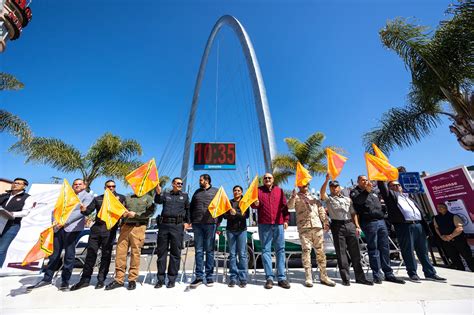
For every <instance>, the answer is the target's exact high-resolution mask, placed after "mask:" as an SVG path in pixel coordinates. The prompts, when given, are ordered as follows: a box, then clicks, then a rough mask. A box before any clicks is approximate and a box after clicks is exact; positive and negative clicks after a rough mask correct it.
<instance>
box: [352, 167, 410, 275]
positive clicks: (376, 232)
mask: <svg viewBox="0 0 474 315" xmlns="http://www.w3.org/2000/svg"><path fill="white" fill-rule="evenodd" d="M357 184H358V185H357V187H356V188H354V189H353V190H352V191H351V194H350V195H351V199H352V202H353V203H354V209H355V211H356V213H357V215H358V216H359V222H360V225H361V227H362V231H364V234H365V238H366V241H367V249H368V251H369V263H370V268H371V269H372V274H373V278H374V283H378V284H380V283H382V273H381V272H380V267H382V271H383V272H384V274H385V281H389V282H394V283H400V284H403V283H405V281H404V280H402V279H399V278H397V277H395V275H394V274H393V269H392V267H390V244H389V241H388V230H387V226H386V224H385V220H384V213H383V211H382V204H381V203H380V200H379V197H378V196H377V194H376V193H374V192H373V191H372V190H373V186H372V183H371V182H370V181H369V180H368V179H367V177H366V176H364V175H360V176H359V177H358V178H357Z"/></svg>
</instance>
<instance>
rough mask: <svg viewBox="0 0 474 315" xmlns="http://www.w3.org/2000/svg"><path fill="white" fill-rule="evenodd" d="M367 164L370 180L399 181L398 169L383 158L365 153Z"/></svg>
mask: <svg viewBox="0 0 474 315" xmlns="http://www.w3.org/2000/svg"><path fill="white" fill-rule="evenodd" d="M365 164H366V165H367V175H368V177H369V179H370V180H381V181H390V180H397V179H398V170H397V168H396V167H393V166H392V165H390V164H389V163H388V162H387V161H385V160H383V159H381V158H378V157H376V156H374V155H372V154H369V153H365Z"/></svg>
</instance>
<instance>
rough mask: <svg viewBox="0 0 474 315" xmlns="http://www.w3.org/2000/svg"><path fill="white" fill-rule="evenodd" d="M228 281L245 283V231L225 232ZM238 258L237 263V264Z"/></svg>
mask: <svg viewBox="0 0 474 315" xmlns="http://www.w3.org/2000/svg"><path fill="white" fill-rule="evenodd" d="M227 240H228V241H229V269H230V280H231V281H232V280H234V281H235V280H237V279H238V280H239V281H241V282H242V281H244V282H246V281H247V231H241V232H231V231H227ZM237 256H239V262H237Z"/></svg>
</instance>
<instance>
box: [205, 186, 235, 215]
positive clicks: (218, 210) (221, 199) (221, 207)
mask: <svg viewBox="0 0 474 315" xmlns="http://www.w3.org/2000/svg"><path fill="white" fill-rule="evenodd" d="M208 209H209V212H210V213H211V216H212V217H213V218H217V217H218V216H220V215H222V214H224V213H226V212H227V211H229V210H230V209H232V205H231V204H230V201H229V198H228V197H227V194H226V193H225V190H224V188H222V186H221V187H220V188H219V190H218V191H217V194H216V195H215V196H214V199H212V201H211V203H210V204H209V207H208Z"/></svg>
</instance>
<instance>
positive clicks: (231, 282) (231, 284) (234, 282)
mask: <svg viewBox="0 0 474 315" xmlns="http://www.w3.org/2000/svg"><path fill="white" fill-rule="evenodd" d="M236 284H237V282H236V281H235V280H230V281H229V283H228V284H227V286H228V287H229V288H233V287H235V285H236Z"/></svg>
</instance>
